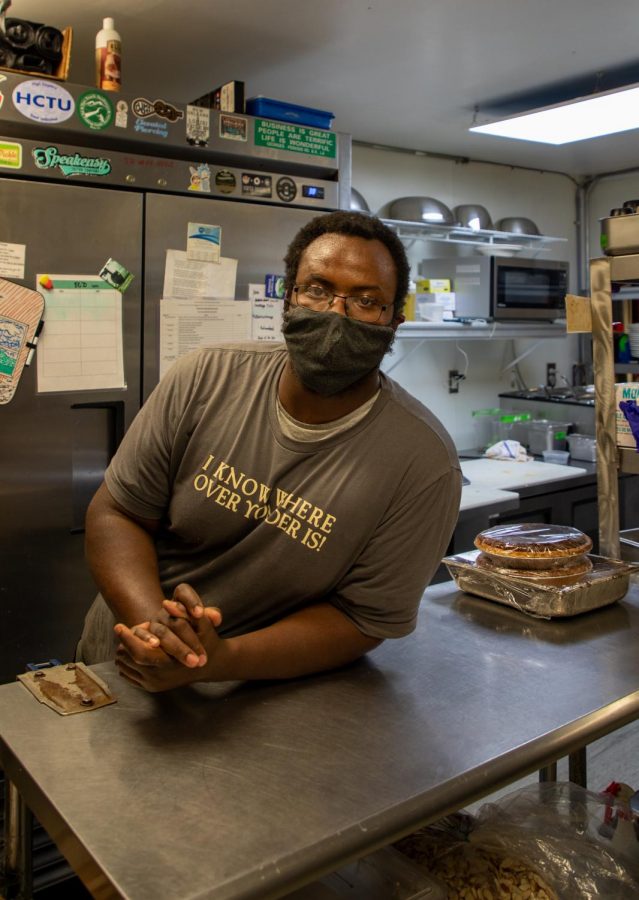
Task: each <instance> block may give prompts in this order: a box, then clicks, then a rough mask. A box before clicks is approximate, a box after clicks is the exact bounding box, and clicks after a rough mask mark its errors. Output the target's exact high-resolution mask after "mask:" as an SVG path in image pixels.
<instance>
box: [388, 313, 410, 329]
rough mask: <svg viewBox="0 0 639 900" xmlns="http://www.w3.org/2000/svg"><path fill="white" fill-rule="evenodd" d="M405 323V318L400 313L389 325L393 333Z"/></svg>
mask: <svg viewBox="0 0 639 900" xmlns="http://www.w3.org/2000/svg"><path fill="white" fill-rule="evenodd" d="M405 321H406V316H404V315H402V313H400V314H399V315H398V316H393V320H392V322H391V323H390V324H391V328H392V329H393V331H397V329H398V328H399V326H400V325H401V324H402V322H405Z"/></svg>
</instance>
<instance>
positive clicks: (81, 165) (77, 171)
mask: <svg viewBox="0 0 639 900" xmlns="http://www.w3.org/2000/svg"><path fill="white" fill-rule="evenodd" d="M31 153H32V155H33V161H34V162H35V164H36V166H37V167H38V168H39V169H60V171H61V172H62V174H63V175H66V176H67V177H69V176H71V175H95V176H97V177H99V178H103V177H104V176H105V175H108V174H109V173H110V172H111V162H110V160H108V159H106V158H105V157H104V156H83V155H82V154H81V153H73V154H65V153H60V151H59V150H58V148H57V147H53V146H52V147H36V148H35V149H34V150H32V151H31Z"/></svg>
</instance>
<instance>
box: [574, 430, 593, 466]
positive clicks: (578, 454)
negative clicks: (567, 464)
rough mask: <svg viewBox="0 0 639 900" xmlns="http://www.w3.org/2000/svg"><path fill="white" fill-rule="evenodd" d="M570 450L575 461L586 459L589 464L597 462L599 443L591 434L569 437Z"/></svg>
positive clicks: (575, 434)
mask: <svg viewBox="0 0 639 900" xmlns="http://www.w3.org/2000/svg"><path fill="white" fill-rule="evenodd" d="M567 440H568V449H569V450H570V455H571V456H572V458H573V459H585V460H587V461H588V462H596V461H597V441H596V439H595V438H594V437H592V435H590V434H577V432H575V433H574V434H569V435H568V438H567Z"/></svg>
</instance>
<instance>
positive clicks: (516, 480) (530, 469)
mask: <svg viewBox="0 0 639 900" xmlns="http://www.w3.org/2000/svg"><path fill="white" fill-rule="evenodd" d="M461 470H462V472H463V473H464V475H465V476H466V478H469V479H470V483H471V484H473V485H476V486H479V485H482V486H485V487H492V488H498V489H499V490H502V491H505V490H513V489H516V488H524V487H530V486H531V485H533V484H545V483H546V482H548V481H559V480H564V479H566V480H569V479H570V478H576V477H577V476H578V475H585V474H586V469H579V468H577V466H558V465H557V464H556V463H545V462H538V461H537V460H531V461H530V462H515V461H514V460H513V461H511V460H508V459H463V460H461Z"/></svg>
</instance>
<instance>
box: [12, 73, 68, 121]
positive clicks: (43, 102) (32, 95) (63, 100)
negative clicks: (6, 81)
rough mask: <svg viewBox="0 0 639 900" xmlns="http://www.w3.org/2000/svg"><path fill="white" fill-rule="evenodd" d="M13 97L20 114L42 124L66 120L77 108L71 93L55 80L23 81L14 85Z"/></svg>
mask: <svg viewBox="0 0 639 900" xmlns="http://www.w3.org/2000/svg"><path fill="white" fill-rule="evenodd" d="M12 99H13V105H14V106H15V108H16V109H17V110H18V112H19V113H20V115H22V116H24V117H25V119H31V121H32V122H38V123H39V124H40V125H52V124H54V123H58V122H66V120H67V119H70V118H71V116H72V115H73V113H74V110H75V102H74V100H73V97H72V96H71V94H70V93H69V92H68V91H67V89H66V88H63V87H62V85H61V84H56V82H55V81H39V80H31V81H21V82H20V84H18V85H16V86H15V87H14V89H13V95H12Z"/></svg>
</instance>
